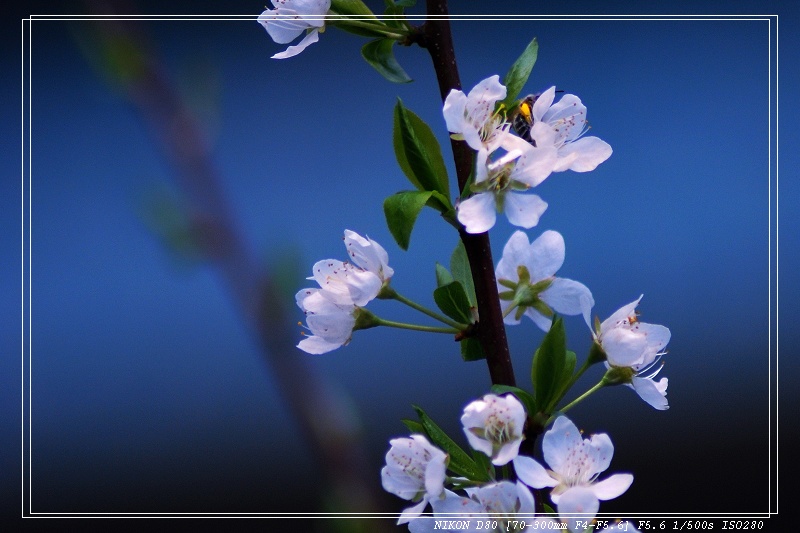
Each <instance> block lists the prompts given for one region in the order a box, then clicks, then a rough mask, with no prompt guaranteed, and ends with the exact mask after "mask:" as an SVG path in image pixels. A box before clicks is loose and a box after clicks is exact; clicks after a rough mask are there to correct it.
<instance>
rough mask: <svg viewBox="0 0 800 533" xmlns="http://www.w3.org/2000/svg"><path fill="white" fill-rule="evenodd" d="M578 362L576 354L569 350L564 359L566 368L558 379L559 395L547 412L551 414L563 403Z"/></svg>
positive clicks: (547, 408) (552, 401)
mask: <svg viewBox="0 0 800 533" xmlns="http://www.w3.org/2000/svg"><path fill="white" fill-rule="evenodd" d="M577 362H578V358H577V356H576V355H575V352H573V351H570V350H567V353H566V355H565V357H564V368H563V369H562V370H561V376H560V378H559V379H558V387H557V389H558V391H559V392H558V394H556V395H554V397H553V398H552V400H551V401H550V405H547V406H545V410H546V411H547V412H548V413H550V412H552V410H553V409H555V407H556V405H558V402H559V401H561V398H563V397H564V395H565V394H566V393H567V384H568V383H569V381H570V380H571V379H572V374H573V372H575V366H576V364H577Z"/></svg>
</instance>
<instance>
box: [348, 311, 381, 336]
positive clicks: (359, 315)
mask: <svg viewBox="0 0 800 533" xmlns="http://www.w3.org/2000/svg"><path fill="white" fill-rule="evenodd" d="M353 317H355V319H356V324H355V326H353V331H356V330H358V329H369V328H374V327H377V326H380V325H381V323H380V319H379V318H378V317H377V316H376V315H374V314H373V313H371V312H370V311H367V310H366V309H364V308H363V307H356V310H355V312H354V313H353Z"/></svg>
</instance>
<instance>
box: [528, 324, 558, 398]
mask: <svg viewBox="0 0 800 533" xmlns="http://www.w3.org/2000/svg"><path fill="white" fill-rule="evenodd" d="M566 358H567V338H566V332H565V331H564V321H563V319H562V318H561V317H556V318H555V319H554V320H553V324H552V325H551V326H550V331H548V332H547V334H546V335H545V336H544V339H542V344H541V345H539V348H538V349H537V350H536V353H535V354H534V356H533V364H532V365H531V381H532V382H533V390H534V393H535V397H536V405H539V406H542V408H547V407H548V406H550V405H551V404H552V403H554V402H555V401H557V400H558V395H559V393H560V392H561V391H560V389H561V373H562V372H563V370H564V367H565V366H566Z"/></svg>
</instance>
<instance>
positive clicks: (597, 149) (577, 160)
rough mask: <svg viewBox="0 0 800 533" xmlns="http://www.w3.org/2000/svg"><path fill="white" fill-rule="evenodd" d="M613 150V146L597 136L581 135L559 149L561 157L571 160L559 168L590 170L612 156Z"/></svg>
mask: <svg viewBox="0 0 800 533" xmlns="http://www.w3.org/2000/svg"><path fill="white" fill-rule="evenodd" d="M612 152H613V150H612V149H611V146H610V145H609V144H608V143H607V142H605V141H603V140H601V139H599V138H597V137H581V138H580V139H578V140H577V141H573V142H571V143H567V144H565V145H564V146H563V147H562V148H561V149H560V150H559V151H558V155H559V157H561V158H565V159H568V160H569V164H568V165H566V166H565V168H559V170H567V169H569V170H573V171H575V172H589V171H590V170H594V169H596V168H597V166H598V165H599V164H600V163H602V162H603V161H605V160H606V159H608V158H609V157H611V153H612ZM561 166H564V165H561ZM557 172H558V170H557Z"/></svg>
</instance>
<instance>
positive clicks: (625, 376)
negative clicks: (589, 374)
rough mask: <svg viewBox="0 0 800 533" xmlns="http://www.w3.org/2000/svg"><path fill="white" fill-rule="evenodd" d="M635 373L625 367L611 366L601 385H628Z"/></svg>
mask: <svg viewBox="0 0 800 533" xmlns="http://www.w3.org/2000/svg"><path fill="white" fill-rule="evenodd" d="M635 375H636V372H635V371H634V370H633V369H632V368H630V367H627V366H624V367H622V366H612V367H611V368H609V369H608V371H607V372H606V375H605V376H603V385H623V384H625V383H630V382H631V380H632V379H633V376H635Z"/></svg>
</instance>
